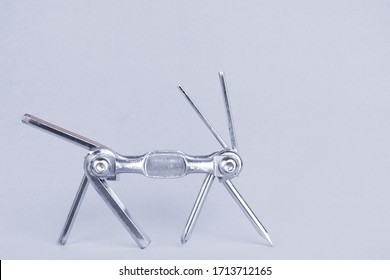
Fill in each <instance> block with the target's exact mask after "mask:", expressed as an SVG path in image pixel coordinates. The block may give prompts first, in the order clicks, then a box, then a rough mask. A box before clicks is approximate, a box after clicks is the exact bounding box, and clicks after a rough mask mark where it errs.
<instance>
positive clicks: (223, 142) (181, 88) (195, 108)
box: [178, 85, 229, 149]
mask: <svg viewBox="0 0 390 280" xmlns="http://www.w3.org/2000/svg"><path fill="white" fill-rule="evenodd" d="M178 88H179V90H180V91H181V92H182V93H183V95H184V97H185V98H186V99H187V101H188V102H189V103H190V105H191V107H192V108H193V109H194V110H195V112H196V113H197V114H198V116H199V117H200V118H201V120H202V121H203V123H204V124H205V125H206V126H207V128H208V129H209V130H210V132H211V133H212V134H213V135H214V137H215V138H216V139H217V140H218V142H219V143H220V144H221V146H222V147H223V148H224V149H228V148H229V146H228V145H227V144H226V142H225V141H224V140H223V139H222V137H221V136H220V135H219V134H218V132H217V130H216V129H215V128H214V127H213V126H212V125H211V123H210V122H209V121H208V119H207V118H206V117H205V116H204V115H203V114H202V112H201V111H200V110H199V108H198V106H196V104H195V103H194V101H192V99H191V98H190V97H189V95H188V94H187V93H186V92H185V91H184V89H183V87H182V86H181V85H179V86H178Z"/></svg>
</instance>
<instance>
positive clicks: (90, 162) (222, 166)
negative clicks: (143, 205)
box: [23, 72, 272, 248]
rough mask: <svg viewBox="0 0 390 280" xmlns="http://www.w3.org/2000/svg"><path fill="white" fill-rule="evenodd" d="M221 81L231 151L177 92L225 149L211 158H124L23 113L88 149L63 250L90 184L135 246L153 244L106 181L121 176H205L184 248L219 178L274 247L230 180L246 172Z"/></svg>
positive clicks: (176, 154) (156, 154)
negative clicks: (132, 174)
mask: <svg viewBox="0 0 390 280" xmlns="http://www.w3.org/2000/svg"><path fill="white" fill-rule="evenodd" d="M219 78H220V82H221V86H222V93H223V97H224V101H225V102H224V103H225V109H226V112H227V118H228V125H229V134H230V139H231V147H229V146H228V145H227V144H226V142H225V141H224V140H223V139H222V137H221V136H220V135H219V134H218V133H217V131H216V130H215V128H214V127H213V126H212V125H211V124H210V122H209V121H208V120H207V119H206V117H205V116H204V115H203V114H202V113H201V111H200V110H199V108H198V107H197V106H196V105H195V103H194V102H193V101H192V99H191V98H190V97H189V95H188V94H187V93H186V92H185V91H184V89H183V88H182V87H181V86H178V88H179V90H180V91H181V92H182V93H183V95H184V97H185V98H186V99H187V101H188V102H189V103H190V105H191V106H192V108H193V109H194V110H195V112H196V113H197V114H198V116H199V117H200V118H201V120H202V121H203V122H204V124H205V125H206V126H207V127H208V129H209V130H210V131H211V133H212V134H213V135H214V136H215V138H216V139H217V140H218V142H219V143H220V144H221V146H222V147H223V149H222V150H220V151H217V152H214V153H212V154H210V155H204V156H190V155H187V154H184V153H182V152H180V151H153V152H149V153H146V154H144V155H141V156H123V155H120V154H118V153H116V152H114V151H113V150H112V149H110V148H107V147H106V146H104V145H102V144H99V143H97V142H95V141H92V140H90V139H88V138H85V137H83V136H80V135H78V134H76V133H73V132H71V131H69V130H66V129H63V128H61V127H58V126H56V125H53V124H51V123H48V122H46V121H44V120H41V119H39V118H36V117H34V116H32V115H29V114H25V115H24V116H23V122H24V123H26V124H29V125H32V126H34V127H37V128H40V129H42V130H44V131H46V132H49V133H51V134H53V135H56V136H59V137H61V138H63V139H65V140H68V141H70V142H72V143H74V144H77V145H79V146H81V147H83V148H86V149H87V150H89V153H88V154H87V156H86V157H85V162H84V172H85V174H84V176H83V178H82V180H81V183H80V187H79V189H78V191H77V194H76V197H75V199H74V201H73V204H72V206H71V209H70V211H69V215H68V217H67V219H66V222H65V226H64V228H63V230H62V232H61V235H60V238H59V241H58V242H59V243H60V244H61V245H65V243H66V241H67V239H68V236H69V233H70V230H71V228H72V225H73V223H74V220H75V218H76V215H77V212H78V210H79V208H80V204H81V202H82V199H83V197H84V194H85V192H86V189H87V186H88V183H90V184H91V185H92V186H93V187H94V188H95V190H96V191H97V192H98V194H99V195H100V196H101V198H102V199H103V200H104V201H105V202H106V203H107V205H108V206H109V207H110V208H111V210H112V211H113V213H114V214H115V215H116V216H117V218H118V219H119V220H120V221H121V222H122V224H123V226H124V227H125V228H126V230H127V231H128V232H129V233H130V235H131V236H132V237H133V238H134V240H135V241H136V242H137V244H138V246H139V247H140V248H145V247H146V246H148V245H149V243H150V239H149V237H148V236H147V235H146V234H145V233H144V232H143V231H142V229H141V228H140V226H139V225H138V224H137V223H136V222H135V221H134V219H133V218H132V217H131V215H130V214H129V212H128V211H127V209H126V208H125V206H124V205H123V203H122V202H121V201H120V200H119V198H118V197H117V196H116V194H115V193H114V192H113V190H112V189H111V188H110V187H109V186H108V184H107V181H106V180H116V178H117V175H118V174H120V173H139V174H142V175H144V176H146V177H149V178H180V177H183V176H185V175H188V174H192V173H203V174H206V177H205V179H204V182H203V184H202V187H201V189H200V192H199V195H198V197H197V199H196V201H195V204H194V206H193V209H192V211H191V214H190V216H189V218H188V221H187V224H186V226H185V228H184V231H183V234H182V237H181V243H182V244H185V243H186V242H187V241H188V240H189V239H190V237H191V233H192V231H193V229H194V226H195V223H196V221H197V219H198V217H199V214H200V211H201V209H202V206H203V204H204V202H205V199H206V197H207V194H208V192H209V190H210V187H211V185H212V183H213V181H214V179H215V178H216V177H217V178H218V179H219V181H220V182H221V183H222V184H223V185H224V186H225V187H226V189H227V190H228V192H229V193H230V194H231V196H232V197H233V198H234V200H235V201H236V202H237V204H238V205H239V206H240V207H241V209H242V210H243V212H244V213H245V214H246V216H247V217H248V219H249V220H250V221H251V223H252V224H253V226H254V227H255V229H256V230H257V231H258V233H259V234H260V235H261V236H263V237H264V238H265V239H266V240H267V241H268V242H269V244H270V245H272V242H271V239H270V238H269V235H268V233H267V230H266V229H265V228H264V226H263V225H262V224H261V223H260V221H259V219H258V218H257V217H256V216H255V214H254V213H253V211H252V210H251V209H250V208H249V206H248V204H247V203H246V202H245V201H244V199H243V198H242V196H241V195H240V194H239V192H238V191H237V189H236V188H235V187H234V185H233V183H232V179H233V178H234V177H236V176H237V175H238V174H239V173H240V171H241V169H242V160H241V157H240V155H239V154H238V149H237V142H236V135H235V131H234V127H233V120H232V113H231V108H230V103H229V98H228V93H227V89H226V82H225V78H224V74H223V72H220V73H219Z"/></svg>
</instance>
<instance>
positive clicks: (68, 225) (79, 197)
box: [58, 175, 88, 245]
mask: <svg viewBox="0 0 390 280" xmlns="http://www.w3.org/2000/svg"><path fill="white" fill-rule="evenodd" d="M87 187H88V178H87V176H85V175H84V176H83V179H81V183H80V187H79V189H78V191H77V194H76V197H75V198H74V201H73V204H72V207H71V208H70V211H69V214H68V217H67V218H66V222H65V225H64V228H63V229H62V232H61V235H60V238H59V239H58V243H59V244H61V245H65V244H66V241H67V240H68V237H69V234H70V231H71V229H72V226H73V223H74V221H75V219H76V216H77V213H78V211H79V209H80V205H81V202H82V201H83V198H84V195H85V193H86V191H87Z"/></svg>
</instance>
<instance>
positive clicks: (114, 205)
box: [87, 175, 150, 249]
mask: <svg viewBox="0 0 390 280" xmlns="http://www.w3.org/2000/svg"><path fill="white" fill-rule="evenodd" d="M87 176H88V179H89V180H90V182H91V184H92V185H93V186H94V187H95V189H96V191H97V192H98V194H99V195H100V196H101V197H102V199H103V200H104V201H105V202H106V203H107V205H108V206H109V207H110V208H111V210H112V212H113V213H114V214H115V216H117V218H118V219H119V220H120V221H121V223H122V224H123V226H124V227H125V228H126V230H127V231H128V232H129V233H130V235H131V236H132V237H133V239H134V240H135V242H137V244H138V246H139V247H140V248H141V249H144V248H146V247H147V246H148V245H149V244H150V238H149V237H148V236H147V235H146V233H144V232H143V231H142V230H141V228H140V227H139V226H138V225H137V224H136V222H135V221H134V220H133V219H132V217H131V216H130V214H129V212H128V211H127V209H126V207H125V206H124V205H123V203H122V202H121V201H120V199H119V198H118V197H117V196H116V194H115V193H114V191H113V190H112V189H111V188H110V187H109V186H108V185H107V182H106V181H105V180H101V179H98V178H96V177H94V176H90V175H87Z"/></svg>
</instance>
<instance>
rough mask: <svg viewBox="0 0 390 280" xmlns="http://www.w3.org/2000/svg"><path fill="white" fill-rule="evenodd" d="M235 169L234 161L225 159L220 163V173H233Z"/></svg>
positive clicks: (235, 163)
mask: <svg viewBox="0 0 390 280" xmlns="http://www.w3.org/2000/svg"><path fill="white" fill-rule="evenodd" d="M236 168H237V162H236V161H235V160H234V159H225V160H222V162H221V169H222V170H221V171H222V172H225V173H233V172H234V171H235V170H236Z"/></svg>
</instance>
